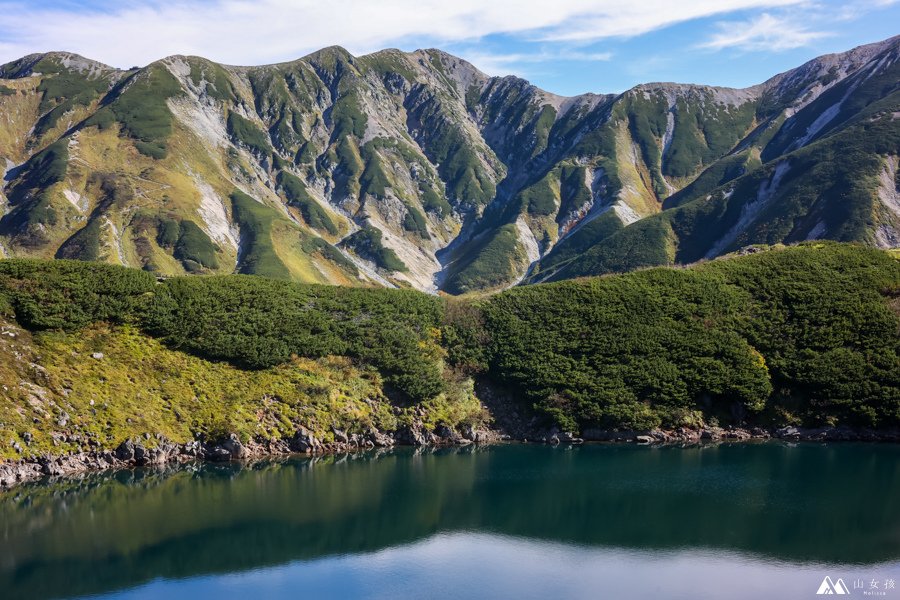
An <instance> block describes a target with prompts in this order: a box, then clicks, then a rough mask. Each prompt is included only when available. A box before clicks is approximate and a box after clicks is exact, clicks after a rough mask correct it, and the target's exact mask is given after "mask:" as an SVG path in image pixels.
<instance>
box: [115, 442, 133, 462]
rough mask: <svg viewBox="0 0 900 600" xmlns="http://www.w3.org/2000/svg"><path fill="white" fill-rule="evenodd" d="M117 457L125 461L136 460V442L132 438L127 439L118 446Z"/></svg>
mask: <svg viewBox="0 0 900 600" xmlns="http://www.w3.org/2000/svg"><path fill="white" fill-rule="evenodd" d="M116 458H118V459H119V460H121V461H123V462H128V461H130V460H134V443H133V442H132V441H131V440H125V441H124V442H122V443H121V444H119V447H118V448H116Z"/></svg>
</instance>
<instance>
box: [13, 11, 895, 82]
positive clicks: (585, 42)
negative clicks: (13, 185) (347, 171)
mask: <svg viewBox="0 0 900 600" xmlns="http://www.w3.org/2000/svg"><path fill="white" fill-rule="evenodd" d="M897 34H900V0H843V1H840V0H819V1H816V0H812V1H808V0H681V1H678V0H552V1H551V0H541V1H533V0H149V1H146V2H137V1H134V0H87V1H84V2H75V1H72V0H40V1H36V0H31V1H23V0H0V64H2V63H5V62H8V61H10V60H14V59H16V58H20V57H22V56H24V55H26V54H30V53H33V52H46V51H51V50H65V51H70V52H75V53H78V54H81V55H83V56H86V57H88V58H92V59H95V60H99V61H101V62H104V63H107V64H110V65H113V66H116V67H120V68H129V67H131V66H143V65H146V64H148V63H150V62H152V61H154V60H157V59H160V58H163V57H165V56H169V55H172V54H191V55H199V56H203V57H206V58H208V59H210V60H214V61H217V62H223V63H227V64H237V65H259V64H268V63H274V62H283V61H288V60H293V59H296V58H299V57H302V56H304V55H306V54H308V53H310V52H313V51H315V50H317V49H319V48H323V47H326V46H332V45H340V46H343V47H345V48H347V49H348V50H349V51H350V52H352V53H353V54H355V55H361V54H366V53H369V52H374V51H376V50H379V49H382V48H400V49H402V50H415V49H417V48H440V49H442V50H445V51H447V52H450V53H451V54H455V55H457V56H460V57H462V58H465V59H466V60H469V61H470V62H472V63H473V64H475V66H477V67H478V68H480V69H481V70H482V71H485V72H486V73H488V74H490V75H518V76H520V77H524V78H526V79H528V80H529V81H531V82H533V83H534V84H535V85H537V86H539V87H541V88H543V89H545V90H548V91H551V92H554V93H557V94H562V95H575V94H579V93H584V92H597V93H614V92H621V91H624V90H626V89H628V88H630V87H632V86H634V85H636V84H638V83H645V82H651V81H676V82H681V83H703V84H708V85H721V86H729V87H746V86H750V85H754V84H756V83H761V82H762V81H765V80H766V79H768V78H769V77H771V76H773V75H775V74H777V73H780V72H783V71H786V70H788V69H791V68H793V67H796V66H799V65H800V64H802V63H803V62H805V61H807V60H809V59H811V58H814V57H816V56H819V55H822V54H827V53H830V52H841V51H844V50H848V49H850V48H853V47H855V46H858V45H861V44H865V43H870V42H875V41H879V40H882V39H885V38H888V37H891V36H893V35H897Z"/></svg>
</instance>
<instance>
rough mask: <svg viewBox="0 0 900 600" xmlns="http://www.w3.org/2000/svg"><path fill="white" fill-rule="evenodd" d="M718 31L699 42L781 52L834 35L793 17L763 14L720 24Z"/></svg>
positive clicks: (705, 45) (718, 47)
mask: <svg viewBox="0 0 900 600" xmlns="http://www.w3.org/2000/svg"><path fill="white" fill-rule="evenodd" d="M716 27H717V28H718V30H719V31H718V33H716V34H714V35H713V36H712V37H711V38H710V39H709V40H707V41H706V42H703V43H701V44H700V45H699V47H700V48H709V49H711V50H722V49H724V48H737V49H740V50H748V51H757V50H766V51H771V52H780V51H783V50H792V49H794V48H801V47H803V46H808V45H809V44H810V43H812V42H814V41H815V40H818V39H821V38H823V37H827V36H829V35H831V33H829V32H827V31H816V30H812V29H809V28H808V27H807V26H805V25H802V24H800V23H797V22H796V21H794V20H793V19H791V18H787V17H775V16H773V15H770V14H768V13H764V14H762V15H759V16H758V17H755V18H753V19H750V20H747V21H731V22H724V23H717V25H716Z"/></svg>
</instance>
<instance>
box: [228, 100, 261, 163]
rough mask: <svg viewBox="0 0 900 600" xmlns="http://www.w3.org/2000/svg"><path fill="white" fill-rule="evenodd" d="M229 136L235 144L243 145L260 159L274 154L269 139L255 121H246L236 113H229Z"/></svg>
mask: <svg viewBox="0 0 900 600" xmlns="http://www.w3.org/2000/svg"><path fill="white" fill-rule="evenodd" d="M227 126H228V135H229V136H231V141H232V142H234V143H235V144H242V145H244V146H246V147H247V148H249V149H250V151H251V152H252V153H253V154H255V155H256V156H258V157H268V156H271V154H272V146H271V145H270V144H269V137H268V136H267V135H266V134H265V132H263V130H262V129H260V128H259V127H257V126H256V124H255V123H253V121H250V120H248V119H245V118H244V117H242V116H241V115H239V114H237V113H236V112H232V111H229V112H228V123H227Z"/></svg>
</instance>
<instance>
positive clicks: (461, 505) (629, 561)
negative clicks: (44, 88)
mask: <svg viewBox="0 0 900 600" xmlns="http://www.w3.org/2000/svg"><path fill="white" fill-rule="evenodd" d="M826 577H827V578H828V579H827V580H826ZM817 592H818V593H819V594H825V593H827V594H833V593H837V594H842V593H844V592H846V594H849V595H850V596H855V597H884V598H892V597H893V598H900V445H896V444H864V443H837V444H817V443H799V444H788V443H784V442H774V441H773V442H760V443H733V444H730V443H724V444H710V445H700V446H692V447H684V448H682V447H674V446H658V447H657V446H636V445H633V444H620V445H612V444H585V445H582V446H558V447H548V446H539V445H523V444H499V445H492V446H479V447H475V446H469V447H463V448H442V449H428V450H421V449H419V450H414V449H410V448H401V449H394V450H390V451H386V452H369V453H359V454H352V455H339V456H325V457H319V458H308V457H292V458H286V459H282V460H267V461H261V462H255V463H225V464H190V465H186V466H180V467H166V468H156V469H151V468H144V469H136V470H127V471H110V472H102V473H90V474H85V475H82V476H80V477H71V478H65V479H58V480H55V481H42V482H36V483H31V484H26V485H23V486H20V487H17V488H13V489H11V490H7V491H5V492H2V493H0V598H3V599H6V600H14V599H19V598H22V599H29V600H35V599H37V600H40V599H46V598H84V597H90V598H104V599H106V598H109V599H113V598H115V599H119V598H122V599H126V598H127V599H142V598H167V599H181V598H185V599H187V598H191V599H194V598H207V597H212V598H217V599H231V598H235V599H237V598H242V599H243V598H253V599H264V598H315V599H321V598H341V599H343V598H384V599H395V598H453V599H461V598H516V599H524V598H541V599H546V598H611V599H628V598H654V599H670V598H685V599H688V598H690V599H698V598H699V599H705V598H716V599H719V598H729V599H744V598H747V599H750V598H752V599H754V600H758V599H766V598H815V597H818V595H817Z"/></svg>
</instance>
